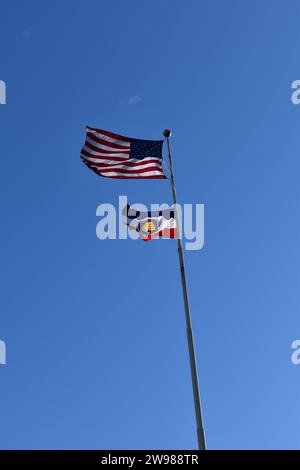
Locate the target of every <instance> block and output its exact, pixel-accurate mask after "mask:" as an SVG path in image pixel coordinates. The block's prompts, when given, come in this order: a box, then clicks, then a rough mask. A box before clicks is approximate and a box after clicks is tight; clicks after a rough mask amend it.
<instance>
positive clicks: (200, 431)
mask: <svg viewBox="0 0 300 470" xmlns="http://www.w3.org/2000/svg"><path fill="white" fill-rule="evenodd" d="M171 135H172V132H171V131H170V130H169V129H165V130H164V136H165V138H166V140H167V146H168V155H169V164H170V172H171V188H172V194H173V202H174V205H175V211H176V214H177V208H176V204H177V202H176V190H175V184H174V175H173V167H172V158H171V149H170V140H169V139H170V137H171ZM177 220H178V218H177ZM177 229H178V230H179V224H178V228H177ZM177 243H178V257H179V265H180V275H181V283H182V292H183V301H184V310H185V321H186V332H187V341H188V348H189V358H190V367H191V376H192V384H193V395H194V405H195V414H196V423H197V438H198V448H199V450H206V442H205V433H204V427H203V420H202V412H201V401H200V392H199V384H198V374H197V364H196V357H195V347H194V338H193V331H192V324H191V315H190V306H189V298H188V293H187V283H186V276H185V265H184V257H183V248H182V239H181V234H180V233H179V237H178V240H177Z"/></svg>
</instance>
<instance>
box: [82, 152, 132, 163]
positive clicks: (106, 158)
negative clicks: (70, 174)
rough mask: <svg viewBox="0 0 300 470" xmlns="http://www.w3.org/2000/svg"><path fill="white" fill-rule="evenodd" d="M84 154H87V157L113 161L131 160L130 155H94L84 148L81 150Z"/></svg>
mask: <svg viewBox="0 0 300 470" xmlns="http://www.w3.org/2000/svg"><path fill="white" fill-rule="evenodd" d="M81 153H82V155H85V156H86V157H89V158H95V160H111V161H112V162H124V163H125V162H127V160H129V157H128V156H127V155H125V156H124V158H123V157H100V156H99V155H93V154H92V153H89V152H87V151H86V150H84V149H82V150H81Z"/></svg>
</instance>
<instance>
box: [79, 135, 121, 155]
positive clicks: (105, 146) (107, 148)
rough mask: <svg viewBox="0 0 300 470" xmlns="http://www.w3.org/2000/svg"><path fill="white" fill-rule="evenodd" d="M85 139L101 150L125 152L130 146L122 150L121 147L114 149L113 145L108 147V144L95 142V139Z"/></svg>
mask: <svg viewBox="0 0 300 470" xmlns="http://www.w3.org/2000/svg"><path fill="white" fill-rule="evenodd" d="M86 141H87V142H88V143H89V144H92V145H93V146H94V147H97V148H99V149H102V150H109V151H110V152H125V153H129V152H130V148H126V149H124V150H123V149H115V148H113V147H108V145H103V144H99V142H96V141H95V140H93V139H90V138H89V137H87V138H86Z"/></svg>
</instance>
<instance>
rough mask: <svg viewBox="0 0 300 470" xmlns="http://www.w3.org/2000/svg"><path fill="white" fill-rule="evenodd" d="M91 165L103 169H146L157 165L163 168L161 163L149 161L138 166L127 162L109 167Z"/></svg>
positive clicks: (159, 168) (158, 167)
mask: <svg viewBox="0 0 300 470" xmlns="http://www.w3.org/2000/svg"><path fill="white" fill-rule="evenodd" d="M90 166H91V167H93V168H97V170H99V171H101V170H110V169H111V170H118V169H121V170H144V169H145V168H152V167H155V168H157V169H158V170H161V169H162V168H161V165H159V164H158V163H147V164H145V165H138V166H136V167H134V166H129V165H126V163H120V164H117V165H110V166H109V167H108V166H97V165H93V164H90Z"/></svg>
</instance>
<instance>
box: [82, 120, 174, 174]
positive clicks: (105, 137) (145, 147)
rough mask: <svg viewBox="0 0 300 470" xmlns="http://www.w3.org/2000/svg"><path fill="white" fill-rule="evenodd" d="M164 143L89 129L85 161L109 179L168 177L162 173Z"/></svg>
mask: <svg viewBox="0 0 300 470" xmlns="http://www.w3.org/2000/svg"><path fill="white" fill-rule="evenodd" d="M162 145H163V140H140V139H131V138H129V137H124V136H122V135H118V134H113V133H112V132H107V131H103V130H101V129H95V128H92V127H87V133H86V140H85V143H84V146H83V148H82V150H81V155H80V157H81V160H82V161H83V163H85V164H86V165H87V166H88V167H89V168H90V169H91V170H93V171H94V172H95V173H97V174H98V175H101V176H105V177H107V178H152V179H153V178H157V179H163V178H166V177H165V175H164V173H163V170H162Z"/></svg>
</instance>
